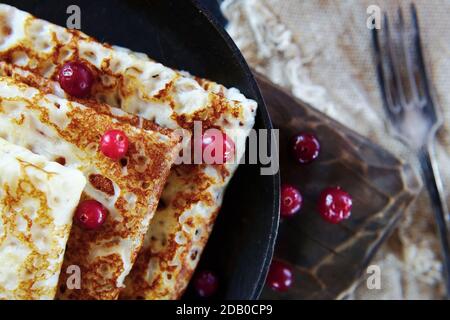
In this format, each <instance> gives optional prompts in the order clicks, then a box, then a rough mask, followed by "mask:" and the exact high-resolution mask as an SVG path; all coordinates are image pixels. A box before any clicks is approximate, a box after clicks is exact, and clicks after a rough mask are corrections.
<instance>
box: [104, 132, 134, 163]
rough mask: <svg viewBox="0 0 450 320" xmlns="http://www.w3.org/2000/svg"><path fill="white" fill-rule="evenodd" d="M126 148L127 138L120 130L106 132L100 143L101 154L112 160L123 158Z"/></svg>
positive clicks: (127, 144)
mask: <svg viewBox="0 0 450 320" xmlns="http://www.w3.org/2000/svg"><path fill="white" fill-rule="evenodd" d="M128 146H129V141H128V137H127V136H126V134H125V132H123V131H121V130H108V131H106V132H105V134H104V135H103V136H102V139H101V141H100V150H101V151H102V153H103V154H104V155H105V156H107V157H108V158H111V159H113V160H119V159H120V158H123V157H124V156H125V155H126V154H127V152H128Z"/></svg>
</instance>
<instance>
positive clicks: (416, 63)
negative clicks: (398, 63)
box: [410, 3, 431, 105]
mask: <svg viewBox="0 0 450 320" xmlns="http://www.w3.org/2000/svg"><path fill="white" fill-rule="evenodd" d="M410 12H411V19H412V33H413V47H414V48H413V53H414V54H412V55H413V70H414V69H415V71H416V72H417V74H416V75H413V78H414V80H415V84H416V86H417V93H418V100H419V101H420V102H422V101H424V100H425V99H429V98H430V97H431V95H430V90H429V87H428V74H427V72H426V68H425V62H424V58H423V51H422V40H421V36H420V29H419V19H418V17H417V10H416V6H415V4H414V3H411V5H410ZM421 105H423V103H421Z"/></svg>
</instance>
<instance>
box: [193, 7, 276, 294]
mask: <svg viewBox="0 0 450 320" xmlns="http://www.w3.org/2000/svg"><path fill="white" fill-rule="evenodd" d="M189 1H190V2H191V4H192V5H193V6H195V7H196V8H197V9H198V10H199V12H200V14H202V15H203V16H204V17H206V19H207V20H208V22H209V23H210V24H211V25H212V26H213V27H214V30H215V31H216V32H217V33H218V35H219V36H220V38H221V39H222V40H223V41H224V42H225V44H226V45H227V47H228V49H230V51H231V53H232V54H233V58H234V59H235V60H236V62H237V64H238V65H239V67H240V68H241V69H242V71H243V73H244V75H245V80H246V81H247V82H248V83H249V85H250V88H251V90H252V91H253V94H254V95H255V96H254V97H249V98H252V99H255V100H256V101H257V102H258V113H257V117H258V116H259V117H261V120H262V124H263V126H264V129H267V130H273V124H272V120H271V118H270V115H269V112H268V111H267V107H266V104H265V102H264V99H263V97H262V95H261V91H260V89H259V86H258V84H257V82H256V80H255V78H254V76H253V74H252V72H251V70H250V67H249V66H248V64H247V62H246V60H245V58H244V57H243V55H242V53H241V51H240V50H239V48H238V47H237V46H236V44H235V43H234V41H233V40H232V39H231V37H230V35H229V34H228V33H227V31H226V30H225V29H224V27H223V26H222V25H221V23H220V22H219V20H218V19H217V18H216V17H215V16H214V15H213V14H212V13H211V12H210V11H209V10H208V9H207V8H206V7H205V6H204V4H202V3H201V2H200V0H189ZM269 143H270V141H269ZM275 150H276V152H279V150H278V145H275ZM272 185H273V194H272V195H273V199H274V202H273V205H272V208H271V211H272V220H271V224H272V225H271V227H270V234H269V237H268V239H267V240H266V242H265V243H267V249H266V254H265V257H264V262H263V265H262V268H261V269H260V270H259V277H258V281H257V283H255V284H254V287H253V292H252V294H251V296H250V297H249V299H251V300H256V299H258V298H259V296H260V295H261V292H262V290H263V288H264V284H265V281H266V277H267V273H268V272H269V267H270V263H271V262H272V257H273V253H274V249H275V244H276V239H277V234H278V225H279V221H280V171H279V170H278V172H277V173H276V174H275V175H273V176H272Z"/></svg>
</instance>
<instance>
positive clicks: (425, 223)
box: [221, 0, 450, 299]
mask: <svg viewBox="0 0 450 320" xmlns="http://www.w3.org/2000/svg"><path fill="white" fill-rule="evenodd" d="M409 3H410V2H409V1H400V0H383V1H382V0H339V1H332V0H328V1H327V0H302V1H299V0H225V1H224V2H223V3H222V6H221V8H222V11H223V13H224V14H225V16H226V17H227V19H228V20H229V25H228V27H227V30H228V32H229V33H230V35H231V36H232V38H233V39H234V41H235V42H236V44H237V45H238V47H239V48H240V49H241V50H242V52H243V54H244V56H245V57H246V59H247V61H248V62H249V64H250V65H251V66H252V67H253V68H254V69H255V70H257V71H259V72H261V73H263V74H264V75H266V76H267V77H269V78H270V79H271V80H272V81H274V82H275V83H277V84H279V85H281V86H283V87H284V88H286V89H288V90H290V91H291V92H292V94H293V95H294V96H296V97H298V98H300V99H302V100H304V101H306V102H308V103H310V104H312V105H313V106H314V107H315V108H317V109H319V110H321V111H323V112H324V113H326V114H328V115H329V116H331V117H333V118H334V119H336V120H337V121H339V122H341V123H343V124H345V125H348V126H350V127H351V128H352V129H354V130H356V131H357V132H359V133H360V134H362V135H364V136H366V137H368V138H370V139H371V140H372V141H374V142H376V143H378V144H380V145H382V146H384V147H385V148H386V149H388V150H390V151H391V152H393V153H394V154H395V155H397V156H399V157H400V158H403V159H405V160H407V161H412V162H413V163H414V161H415V159H414V157H413V155H411V154H410V153H409V152H408V149H407V148H406V147H405V146H404V145H402V144H401V143H400V142H399V141H398V140H397V139H395V138H393V134H392V132H391V130H390V126H389V124H388V123H387V120H386V117H385V113H384V109H383V104H382V101H381V96H380V90H379V86H378V82H377V78H376V71H375V67H374V63H373V54H372V43H371V30H369V29H368V28H367V24H366V21H367V18H368V14H367V8H368V6H370V5H378V6H379V7H380V8H381V10H387V11H388V12H389V13H395V11H396V8H397V6H398V5H401V6H403V7H404V9H406V10H407V9H408V6H409ZM415 4H416V6H417V9H418V14H419V20H420V25H421V33H422V42H423V47H424V54H425V59H426V64H427V67H428V70H429V73H430V78H431V81H432V83H433V85H434V87H435V91H436V103H437V104H438V105H440V107H441V109H442V111H443V116H444V127H443V128H442V129H441V130H440V131H439V132H438V136H437V140H436V152H437V155H438V160H439V166H440V172H441V175H442V178H443V182H444V189H445V190H447V189H446V188H445V186H449V184H450V166H449V165H448V164H449V163H450V162H449V160H450V135H449V130H450V121H449V120H450V81H449V75H450V33H449V32H448V30H450V19H449V17H448V13H449V12H450V1H448V0H416V1H415ZM446 199H447V203H449V202H450V196H449V193H447V194H446ZM373 263H374V264H378V265H379V266H380V267H381V272H382V277H381V279H382V285H381V289H380V290H368V289H367V288H366V285H365V283H366V282H365V281H364V279H361V282H359V283H357V284H355V286H354V288H353V289H352V290H351V292H350V293H349V294H350V298H354V299H437V298H441V297H442V296H443V286H442V276H441V269H442V264H441V262H440V247H439V241H438V239H437V234H436V230H435V224H434V219H433V213H432V211H431V209H430V204H429V200H428V197H427V192H426V190H422V192H421V194H420V195H419V197H418V199H417V200H416V201H415V202H414V203H413V204H412V205H411V206H410V208H409V210H408V211H407V212H405V213H404V218H403V219H402V220H401V222H400V225H399V227H398V228H397V229H396V230H395V232H394V234H393V235H392V236H391V237H390V239H389V240H388V241H387V242H386V244H385V245H384V246H383V247H382V248H381V250H380V251H379V253H378V254H377V257H376V258H375V260H374V261H373Z"/></svg>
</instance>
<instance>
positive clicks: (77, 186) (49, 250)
mask: <svg viewBox="0 0 450 320" xmlns="http://www.w3.org/2000/svg"><path fill="white" fill-rule="evenodd" d="M85 185H86V179H85V178H84V176H83V174H82V173H81V172H80V171H78V170H74V169H70V168H66V167H63V166H62V165H60V164H58V163H56V162H51V161H48V160H47V159H45V158H44V157H42V156H38V155H36V154H34V153H32V152H30V151H28V150H27V149H25V148H22V147H19V146H16V145H13V144H11V143H9V142H7V141H5V140H3V139H0V186H1V190H0V261H1V263H0V299H7V300H37V299H53V298H54V296H55V293H56V288H57V284H58V277H59V273H60V270H61V265H62V261H63V256H64V250H65V247H66V242H67V238H68V237H69V232H70V228H71V226H72V216H73V212H74V210H75V208H76V206H77V205H78V202H79V200H80V196H81V192H82V191H83V189H84V186H85Z"/></svg>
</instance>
